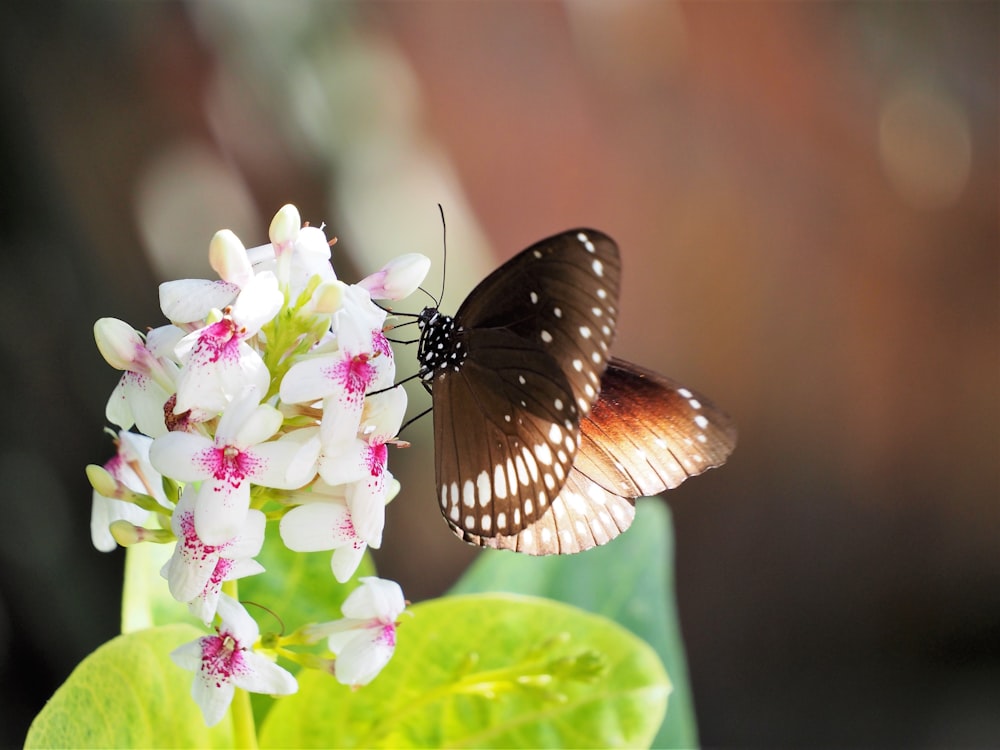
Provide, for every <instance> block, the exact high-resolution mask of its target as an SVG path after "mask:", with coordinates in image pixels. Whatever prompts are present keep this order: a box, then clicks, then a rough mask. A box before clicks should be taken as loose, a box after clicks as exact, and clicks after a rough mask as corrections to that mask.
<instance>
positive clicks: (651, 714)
mask: <svg viewBox="0 0 1000 750" xmlns="http://www.w3.org/2000/svg"><path fill="white" fill-rule="evenodd" d="M410 612H411V613H412V619H410V618H409V617H407V616H406V615H404V616H403V620H402V624H401V625H400V627H399V631H398V645H397V649H396V654H395V656H394V657H393V658H392V660H391V661H390V662H389V665H388V666H387V667H386V668H385V669H384V670H383V672H382V674H381V675H379V677H377V678H376V679H375V681H374V682H372V683H371V684H370V685H367V686H365V687H362V688H360V689H358V690H353V691H352V690H351V689H350V688H347V687H345V686H343V685H340V684H338V683H337V682H336V681H335V680H334V679H333V678H332V677H330V676H328V675H325V674H322V673H319V672H312V671H304V672H303V673H302V674H300V676H299V692H298V693H297V694H295V695H292V696H289V697H287V698H282V699H281V700H279V701H277V702H276V703H275V705H274V708H272V710H271V712H270V714H269V715H268V716H267V719H266V721H265V722H264V725H263V727H262V730H261V733H260V744H261V747H263V748H268V747H331V746H335V747H442V746H446V747H477V748H478V747H512V746H513V747H579V748H583V747H636V746H642V745H648V744H649V742H650V741H651V740H652V738H653V736H654V735H655V733H656V729H657V727H658V726H659V725H660V722H661V720H662V718H663V713H664V711H665V709H666V703H667V695H668V693H669V692H670V683H669V681H668V679H667V676H666V673H665V672H664V670H663V666H662V665H661V664H660V660H659V659H658V658H657V656H656V654H655V653H654V652H653V650H652V649H651V648H650V647H649V646H647V645H646V644H645V643H643V642H642V641H641V640H639V639H638V638H636V637H635V636H633V635H632V634H631V633H629V632H628V631H626V630H624V629H623V628H621V627H619V626H618V625H616V624H614V623H613V622H610V621H608V620H606V619H604V618H602V617H597V616H595V615H591V614H588V613H586V612H582V611H581V610H578V609H576V608H574V607H568V606H566V605H564V604H558V603H556V602H551V601H547V600H544V599H537V598H534V597H523V596H515V595H510V594H500V595H479V596H464V597H448V598H446V599H436V600H433V601H429V602H423V603H421V604H417V605H415V606H414V607H412V608H411V609H410ZM595 670H596V671H598V672H600V676H598V677H596V678H595V677H594V672H595ZM545 674H548V675H550V678H549V681H548V682H546V680H545V678H544V677H543V676H542V675H545ZM518 678H521V679H520V680H519V679H518Z"/></svg>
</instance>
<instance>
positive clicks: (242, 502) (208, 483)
mask: <svg viewBox="0 0 1000 750" xmlns="http://www.w3.org/2000/svg"><path fill="white" fill-rule="evenodd" d="M237 481H238V483H236V482H237ZM249 508H250V481H249V479H245V478H244V479H241V480H235V479H234V480H227V479H221V480H219V479H214V478H213V479H206V480H204V481H203V482H202V484H201V487H200V488H199V490H198V499H197V501H196V503H195V509H194V526H195V529H197V531H198V536H199V537H201V539H202V541H204V542H205V544H213V545H215V544H222V543H223V542H228V541H229V540H230V539H232V538H233V537H234V536H236V535H237V534H238V533H239V531H240V529H241V528H242V526H243V524H244V523H245V521H246V515H247V511H248V510H249Z"/></svg>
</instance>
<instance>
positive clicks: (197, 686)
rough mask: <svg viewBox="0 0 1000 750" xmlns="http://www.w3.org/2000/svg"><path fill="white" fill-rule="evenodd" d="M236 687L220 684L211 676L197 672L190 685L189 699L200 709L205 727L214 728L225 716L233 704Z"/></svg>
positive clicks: (231, 684)
mask: <svg viewBox="0 0 1000 750" xmlns="http://www.w3.org/2000/svg"><path fill="white" fill-rule="evenodd" d="M235 692H236V686H235V685H234V684H233V683H232V682H220V681H219V680H217V679H216V677H215V676H214V675H212V674H206V673H204V672H198V673H197V674H195V676H194V682H192V683H191V697H192V698H194V702H195V703H197V704H198V707H199V708H200V709H201V715H202V716H203V717H204V719H205V726H207V727H214V726H215V725H216V724H218V723H219V722H220V721H222V717H223V716H225V715H226V711H227V710H228V709H229V704H231V703H232V702H233V694H234V693H235Z"/></svg>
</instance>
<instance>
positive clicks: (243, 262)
mask: <svg viewBox="0 0 1000 750" xmlns="http://www.w3.org/2000/svg"><path fill="white" fill-rule="evenodd" d="M208 262H209V263H210V264H211V266H212V269H213V270H214V271H215V272H216V273H217V274H219V278H220V279H222V280H223V281H228V282H229V283H230V284H236V285H237V286H238V287H240V288H242V287H244V286H246V284H247V283H248V282H249V281H250V279H252V278H253V267H252V266H251V265H250V258H249V257H248V256H247V250H246V248H245V247H244V246H243V243H242V242H240V238H239V237H237V236H236V235H235V234H234V233H233V232H232V231H231V230H229V229H220V230H219V231H218V232H216V233H215V236H214V237H213V238H212V241H211V243H209V246H208Z"/></svg>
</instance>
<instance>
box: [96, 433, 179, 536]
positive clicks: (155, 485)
mask: <svg viewBox="0 0 1000 750" xmlns="http://www.w3.org/2000/svg"><path fill="white" fill-rule="evenodd" d="M152 442H153V441H152V439H150V438H148V437H146V436H145V435H137V434H135V433H134V432H126V431H125V430H122V431H121V432H119V433H118V440H117V444H118V452H117V453H116V454H115V455H114V456H112V457H111V458H110V459H108V462H107V463H105V464H104V468H105V469H106V470H107V472H108V473H109V474H111V476H112V477H114V479H115V480H116V481H117V482H119V483H120V484H123V485H124V486H126V487H128V488H129V489H130V490H133V491H134V492H141V493H144V494H148V495H151V496H152V497H153V498H154V499H155V500H156V501H157V502H158V503H160V505H162V506H163V507H164V508H169V507H170V503H169V502H168V501H167V498H166V496H165V495H164V494H163V485H162V481H161V479H160V475H159V473H157V471H156V469H154V468H153V466H152V465H151V464H150V463H149V446H150V444H151V443H152ZM148 515H149V511H148V510H144V509H142V508H140V507H139V506H138V505H135V504H134V503H129V502H125V501H124V500H115V499H114V498H110V497H105V496H104V495H101V494H100V493H98V492H97V490H94V493H93V505H92V506H91V512H90V538H91V541H93V543H94V546H95V547H96V548H97V549H99V550H100V551H101V552H110V551H111V550H113V549H114V548H115V547H117V546H118V544H117V542H115V540H114V537H112V535H111V532H110V531H109V528H108V527H110V526H111V524H112V523H114V522H115V521H122V520H124V521H128V522H129V523H132V524H140V523H142V522H143V521H145V520H146V517H147V516H148Z"/></svg>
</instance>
